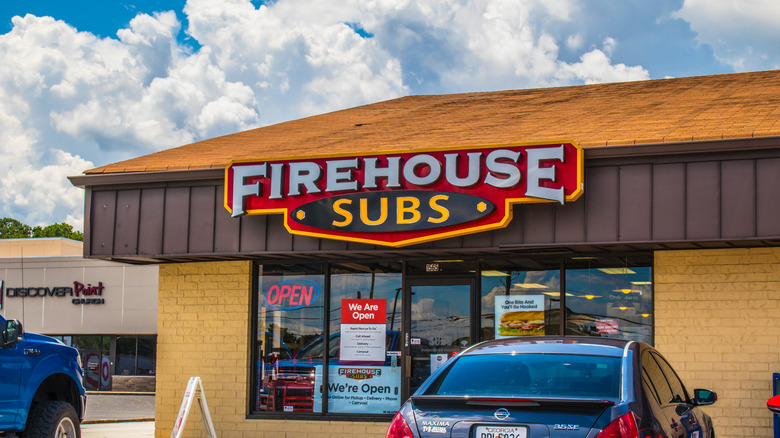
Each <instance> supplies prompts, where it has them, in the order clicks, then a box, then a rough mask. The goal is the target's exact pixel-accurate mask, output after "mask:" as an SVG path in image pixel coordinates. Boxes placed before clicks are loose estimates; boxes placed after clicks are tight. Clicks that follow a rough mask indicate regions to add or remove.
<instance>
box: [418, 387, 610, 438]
mask: <svg viewBox="0 0 780 438" xmlns="http://www.w3.org/2000/svg"><path fill="white" fill-rule="evenodd" d="M412 404H413V412H414V416H415V417H414V418H415V423H416V424H417V430H418V433H419V435H420V437H421V438H434V437H436V438H442V437H447V436H451V437H469V438H546V437H550V438H554V437H561V438H563V437H567V438H585V437H587V436H588V433H589V432H590V430H591V428H592V427H593V425H594V424H596V422H597V420H598V419H599V418H600V417H601V416H602V415H603V414H604V412H605V411H607V410H608V409H609V408H610V407H612V406H613V405H614V402H613V401H608V400H597V399H552V398H525V397H524V398H515V397H492V398H491V397H446V396H414V397H412ZM504 410H505V411H504ZM504 416H505V417H506V418H504V419H499V418H501V417H504Z"/></svg>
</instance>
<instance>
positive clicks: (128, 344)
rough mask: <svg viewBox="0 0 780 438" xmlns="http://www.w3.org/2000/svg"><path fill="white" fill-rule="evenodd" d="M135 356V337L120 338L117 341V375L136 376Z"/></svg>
mask: <svg viewBox="0 0 780 438" xmlns="http://www.w3.org/2000/svg"><path fill="white" fill-rule="evenodd" d="M135 355H136V338H135V336H118V337H117V339H116V368H115V370H116V371H115V374H118V375H121V376H130V375H133V374H135Z"/></svg>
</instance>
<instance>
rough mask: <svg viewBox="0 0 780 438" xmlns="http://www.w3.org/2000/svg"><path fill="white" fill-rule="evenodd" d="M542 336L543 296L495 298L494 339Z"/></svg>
mask: <svg viewBox="0 0 780 438" xmlns="http://www.w3.org/2000/svg"><path fill="white" fill-rule="evenodd" d="M541 335H544V295H508V296H497V297H496V334H495V336H496V339H498V338H508V337H511V336H541Z"/></svg>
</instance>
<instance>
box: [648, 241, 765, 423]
mask: <svg viewBox="0 0 780 438" xmlns="http://www.w3.org/2000/svg"><path fill="white" fill-rule="evenodd" d="M655 314H656V321H655V323H656V326H655V344H656V347H657V348H658V349H659V350H660V351H661V352H662V353H663V354H664V355H665V356H666V357H667V359H668V360H669V361H670V362H671V363H672V366H674V367H675V369H676V370H677V372H678V373H679V374H680V375H681V377H682V379H683V381H684V382H685V384H686V386H687V387H688V389H689V390H692V389H693V388H708V389H712V390H714V391H715V392H717V393H718V398H719V401H718V403H717V404H715V405H714V406H712V407H708V408H705V411H707V412H708V413H709V414H710V415H712V417H713V421H714V426H715V431H716V433H717V434H718V436H719V437H721V438H737V437H745V436H750V437H767V438H770V437H772V436H774V434H773V429H772V414H771V413H770V412H769V410H768V409H767V408H766V401H767V400H768V399H769V398H770V397H771V396H772V373H775V372H780V248H754V249H718V250H695V251H694V250H691V251H662V252H656V253H655Z"/></svg>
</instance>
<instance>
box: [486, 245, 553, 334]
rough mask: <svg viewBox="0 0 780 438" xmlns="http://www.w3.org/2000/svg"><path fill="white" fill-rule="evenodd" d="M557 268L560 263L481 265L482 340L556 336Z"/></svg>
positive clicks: (519, 261)
mask: <svg viewBox="0 0 780 438" xmlns="http://www.w3.org/2000/svg"><path fill="white" fill-rule="evenodd" d="M560 266H561V263H560V260H559V259H550V260H543V259H533V260H530V259H508V260H503V261H501V262H492V261H491V262H490V263H484V264H483V265H482V271H481V288H482V297H481V302H480V305H481V308H482V317H481V320H482V321H481V340H486V339H494V338H500V337H509V336H540V335H557V334H559V333H560V310H559V309H560V303H561V281H560V271H561V270H560ZM540 267H545V268H547V269H540Z"/></svg>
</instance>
